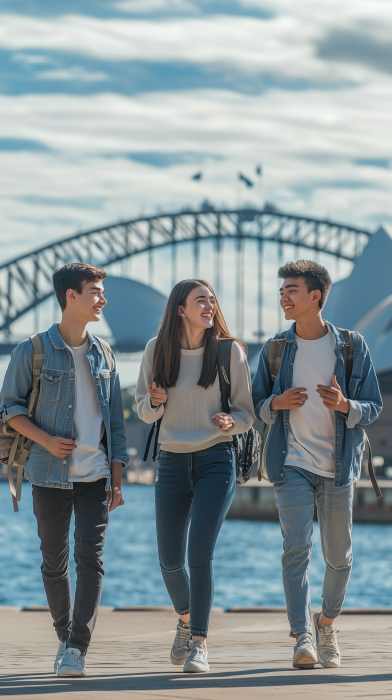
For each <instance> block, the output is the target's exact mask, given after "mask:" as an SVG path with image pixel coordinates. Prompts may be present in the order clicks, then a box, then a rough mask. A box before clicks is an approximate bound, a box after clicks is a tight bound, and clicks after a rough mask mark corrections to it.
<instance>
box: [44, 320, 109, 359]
mask: <svg viewBox="0 0 392 700" xmlns="http://www.w3.org/2000/svg"><path fill="white" fill-rule="evenodd" d="M48 335H49V338H50V340H51V343H52V345H53V347H54V348H56V349H57V350H65V348H66V344H65V343H64V340H63V339H62V337H61V334H60V331H59V329H58V326H57V323H54V324H53V326H51V327H50V328H49V330H48ZM87 335H88V339H89V341H90V348H91V346H92V345H95V347H96V348H97V350H98V352H99V354H100V355H102V350H101V347H100V345H99V343H98V342H97V340H96V338H95V337H94V336H93V335H92V334H91V333H89V331H87ZM90 348H89V349H90Z"/></svg>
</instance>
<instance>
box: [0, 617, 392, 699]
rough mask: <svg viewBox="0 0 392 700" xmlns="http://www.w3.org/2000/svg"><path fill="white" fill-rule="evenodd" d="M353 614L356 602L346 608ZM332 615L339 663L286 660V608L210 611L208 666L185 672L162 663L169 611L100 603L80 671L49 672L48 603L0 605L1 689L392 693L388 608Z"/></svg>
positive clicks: (173, 695) (130, 695)
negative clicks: (67, 675)
mask: <svg viewBox="0 0 392 700" xmlns="http://www.w3.org/2000/svg"><path fill="white" fill-rule="evenodd" d="M351 612H352V613H354V611H351ZM382 613H383V611H378V614H374V613H373V614H364V611H362V614H345V615H342V616H341V618H340V619H339V628H340V634H339V642H340V648H341V652H342V657H343V663H342V666H341V668H339V669H323V668H322V667H316V669H313V670H307V671H301V670H295V669H293V668H292V665H291V659H292V649H293V641H292V640H291V639H289V636H288V624H287V618H286V614H285V612H284V611H283V610H281V609H276V610H275V611H271V612H265V611H264V612H253V613H252V612H227V613H223V612H222V611H219V610H214V611H213V614H212V619H211V628H210V635H209V650H210V667H211V672H210V673H209V674H200V675H188V674H184V673H183V672H182V669H181V667H179V668H178V667H175V666H172V665H171V664H170V662H169V649H170V645H171V643H172V640H173V636H174V631H175V626H176V620H177V617H176V615H175V614H174V612H172V611H171V609H169V608H166V609H165V608H160V609H159V610H156V611H148V610H141V609H137V608H133V609H131V610H128V611H126V610H124V609H122V610H116V611H113V609H112V608H104V607H102V608H101V609H100V613H99V616H98V622H97V627H96V630H95V633H94V637H93V642H92V644H91V647H90V650H89V653H88V656H87V663H86V670H87V673H88V675H87V676H86V678H83V679H60V678H56V677H55V676H54V674H53V671H52V669H53V659H54V656H55V652H56V649H57V642H56V637H55V633H54V631H53V627H52V621H51V618H50V615H49V613H48V612H46V611H30V612H28V611H26V612H19V611H18V610H17V609H16V608H14V609H10V608H8V609H7V608H0V629H1V638H0V697H2V696H11V697H12V698H14V700H17V699H19V698H20V699H22V698H23V699H24V700H25V699H26V698H31V699H34V700H36V699H38V698H43V699H45V700H71V698H72V700H101V699H102V700H116V699H118V700H122V699H124V700H159V699H161V700H185V699H189V700H198V699H199V698H200V700H218V699H219V700H220V699H223V698H225V700H231V699H232V700H238V699H240V700H253V699H256V698H257V699H259V698H263V700H269V699H270V698H271V699H272V698H273V699H274V700H281V698H285V699H287V698H294V700H295V699H296V698H298V699H299V698H301V699H302V698H305V700H306V699H307V698H311V697H312V698H313V697H314V698H317V699H318V700H324V699H326V698H328V699H329V698H331V697H337V696H338V697H339V698H340V700H345V699H346V698H385V700H386V699H387V698H391V697H392V608H391V609H390V610H387V611H384V614H382Z"/></svg>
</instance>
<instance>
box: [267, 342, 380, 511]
mask: <svg viewBox="0 0 392 700" xmlns="http://www.w3.org/2000/svg"><path fill="white" fill-rule="evenodd" d="M337 330H338V331H339V333H341V334H342V336H343V338H344V345H343V348H342V352H343V360H344V367H345V376H346V390H347V388H348V385H349V383H350V379H351V375H352V371H353V361H354V338H353V334H352V332H351V331H348V330H346V329H345V328H337ZM285 345H286V338H285V337H283V338H272V341H271V345H270V349H269V353H268V364H269V371H270V375H271V380H272V384H274V383H275V380H276V377H277V376H278V374H279V370H280V362H281V359H282V355H283V350H284V348H285ZM265 432H266V424H265V423H264V424H263V429H262V432H261V441H262V444H261V454H260V459H259V468H258V470H257V478H258V480H259V481H261V479H262V476H263V474H262V454H263V451H264V447H265V442H266V436H265ZM363 432H364V437H365V440H366V442H367V446H368V451H369V459H368V472H369V477H370V481H371V482H372V486H373V489H374V493H375V494H376V496H377V498H381V496H382V493H381V489H380V487H379V485H378V483H377V479H376V475H375V473H374V468H373V459H372V448H371V446H370V441H369V438H368V436H367V434H366V432H365V431H363Z"/></svg>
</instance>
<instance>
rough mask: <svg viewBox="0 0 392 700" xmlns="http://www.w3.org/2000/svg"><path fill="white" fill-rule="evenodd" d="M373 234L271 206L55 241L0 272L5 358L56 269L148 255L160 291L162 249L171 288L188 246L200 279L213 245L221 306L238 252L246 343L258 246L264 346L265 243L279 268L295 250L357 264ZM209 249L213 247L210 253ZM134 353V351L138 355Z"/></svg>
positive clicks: (161, 219)
mask: <svg viewBox="0 0 392 700" xmlns="http://www.w3.org/2000/svg"><path fill="white" fill-rule="evenodd" d="M371 235H372V232H370V231H368V230H365V229H360V228H356V227H353V226H347V225H343V224H340V223H336V222H332V221H329V220H321V219H315V218H310V217H305V216H297V215H291V214H287V213H284V212H281V211H279V210H276V209H275V208H274V207H272V206H268V205H266V206H265V207H264V208H263V209H253V208H244V209H234V210H229V209H221V210H218V209H215V208H214V207H212V206H210V205H204V206H203V207H202V209H201V210H199V211H190V210H189V211H180V212H178V213H169V214H159V215H155V216H148V217H142V218H136V219H132V220H130V221H121V222H118V223H115V224H112V225H109V226H103V227H102V228H98V229H94V230H91V231H86V232H83V233H77V234H76V235H72V236H70V237H69V238H64V239H62V240H56V241H54V242H53V243H51V244H49V245H45V246H43V247H39V248H37V249H36V250H33V251H32V252H29V253H26V254H24V255H21V256H19V257H17V258H15V259H14V260H10V261H9V262H5V263H3V264H2V265H0V332H1V334H2V336H3V343H2V346H1V352H3V353H6V352H7V353H8V352H9V351H10V349H11V348H12V347H13V346H14V345H15V342H13V341H12V336H13V324H15V323H16V322H17V321H19V319H21V318H22V317H23V316H25V315H26V314H28V313H29V312H31V311H33V310H34V309H37V308H38V307H39V306H40V304H42V303H43V302H45V301H46V300H47V299H48V298H49V297H51V296H52V294H53V288H52V273H53V271H54V269H55V268H56V267H59V266H61V265H63V264H65V263H69V262H76V261H80V262H88V263H91V264H93V265H98V266H100V267H104V268H105V269H108V271H110V267H111V266H113V265H115V264H116V263H119V262H120V261H125V260H128V259H131V258H134V257H136V256H140V255H141V254H143V253H144V254H147V255H148V282H149V284H150V285H151V286H154V278H155V275H156V274H157V271H156V270H155V267H157V266H156V265H155V266H154V260H155V257H154V256H156V254H157V252H158V251H159V250H160V249H163V248H167V249H169V251H170V267H171V281H172V284H173V285H174V284H175V282H176V281H177V280H178V279H180V278H182V277H183V276H184V275H181V276H178V272H181V271H179V270H178V269H177V251H178V248H179V246H181V245H183V244H185V243H187V244H188V245H189V244H190V246H191V251H192V253H191V254H192V265H193V275H194V276H195V277H198V276H199V268H200V254H201V250H202V246H203V245H204V244H205V242H206V241H210V242H211V243H212V246H213V251H214V253H213V258H214V263H213V264H214V274H213V277H214V279H212V280H211V282H212V283H213V286H214V288H215V290H216V293H217V296H218V298H219V293H220V290H221V287H222V275H223V271H222V259H223V255H222V252H223V246H224V242H225V241H227V240H230V241H232V244H233V245H234V249H235V263H234V268H235V271H234V275H233V279H232V280H231V284H232V285H233V288H234V298H235V326H236V328H235V332H236V335H237V336H238V337H240V338H241V337H243V335H244V282H245V275H246V269H245V264H244V250H245V244H246V242H247V241H249V240H250V241H253V245H254V251H255V260H254V263H255V265H256V270H257V321H256V323H257V329H255V332H254V335H255V336H256V337H258V339H259V341H260V339H261V338H262V335H263V327H262V326H263V322H262V321H263V302H264V300H263V255H264V247H265V244H266V243H274V244H276V246H277V251H278V261H279V264H283V262H284V260H283V250H284V247H285V246H287V245H290V246H294V250H295V251H296V252H297V253H298V255H297V258H298V257H300V252H301V254H302V257H303V256H304V253H305V251H309V253H307V257H310V258H313V259H317V255H318V254H321V253H323V254H328V255H330V256H333V257H334V258H337V259H342V260H346V261H349V262H354V261H355V260H356V258H357V257H358V256H359V255H360V254H361V252H362V250H363V248H364V247H365V245H366V243H367V242H368V240H369V237H370V236H371ZM211 243H210V245H211ZM132 350H133V349H132V347H131V346H130V347H129V348H128V351H129V352H132Z"/></svg>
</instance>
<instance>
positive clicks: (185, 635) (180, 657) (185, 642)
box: [170, 620, 191, 666]
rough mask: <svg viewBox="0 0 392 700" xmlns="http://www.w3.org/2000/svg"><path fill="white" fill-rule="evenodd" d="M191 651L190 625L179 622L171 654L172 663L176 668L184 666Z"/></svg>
mask: <svg viewBox="0 0 392 700" xmlns="http://www.w3.org/2000/svg"><path fill="white" fill-rule="evenodd" d="M190 650H191V630H190V626H189V624H185V622H182V620H179V621H178V625H177V632H176V636H175V638H174V642H173V646H172V649H171V652H170V661H171V662H172V664H174V666H182V665H183V663H184V661H186V660H187V658H188V656H189V652H190Z"/></svg>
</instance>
